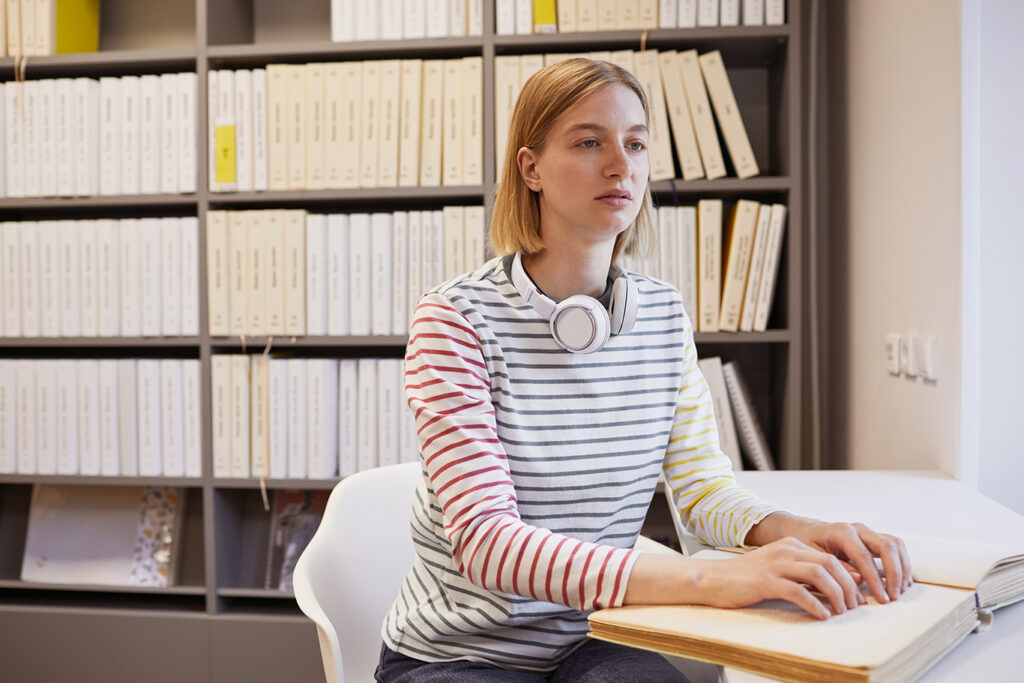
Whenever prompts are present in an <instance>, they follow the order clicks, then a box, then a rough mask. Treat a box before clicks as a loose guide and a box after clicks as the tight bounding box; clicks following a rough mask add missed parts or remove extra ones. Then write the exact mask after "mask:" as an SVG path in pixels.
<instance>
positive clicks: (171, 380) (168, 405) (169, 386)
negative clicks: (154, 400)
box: [160, 358, 185, 477]
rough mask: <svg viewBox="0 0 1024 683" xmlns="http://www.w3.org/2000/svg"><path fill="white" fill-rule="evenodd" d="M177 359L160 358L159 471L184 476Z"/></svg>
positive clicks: (183, 425) (168, 475) (181, 411)
mask: <svg viewBox="0 0 1024 683" xmlns="http://www.w3.org/2000/svg"><path fill="white" fill-rule="evenodd" d="M181 384H182V377H181V360H179V359H177V358H165V359H162V360H161V361H160V442H161V453H162V456H163V457H162V458H161V460H162V473H163V475H164V476H165V477H183V476H185V444H184V436H185V420H184V418H185V405H184V401H183V400H182V398H183V397H182V389H181Z"/></svg>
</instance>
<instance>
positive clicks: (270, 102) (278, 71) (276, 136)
mask: <svg viewBox="0 0 1024 683" xmlns="http://www.w3.org/2000/svg"><path fill="white" fill-rule="evenodd" d="M288 68H289V67H288V65H287V64H268V65H267V176H268V181H267V182H268V186H269V188H270V189H271V190H287V189H288V134H287V132H286V124H285V119H286V118H287V116H288Z"/></svg>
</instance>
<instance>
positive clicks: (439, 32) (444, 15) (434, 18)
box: [426, 0, 449, 38]
mask: <svg viewBox="0 0 1024 683" xmlns="http://www.w3.org/2000/svg"><path fill="white" fill-rule="evenodd" d="M426 2H427V38H444V37H446V36H447V35H448V2H449V0H426Z"/></svg>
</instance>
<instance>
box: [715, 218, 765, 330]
mask: <svg viewBox="0 0 1024 683" xmlns="http://www.w3.org/2000/svg"><path fill="white" fill-rule="evenodd" d="M758 206H759V204H758V203H757V202H753V201H750V200H747V199H741V200H740V201H738V202H736V206H735V207H734V208H733V214H732V220H730V221H729V226H728V228H727V230H726V235H725V240H724V248H725V255H724V256H725V257H724V259H723V263H725V273H724V277H723V283H722V305H721V314H720V315H721V317H720V318H719V321H718V327H719V329H720V330H721V331H723V332H737V331H739V329H740V314H741V312H742V309H743V290H744V288H745V287H746V284H747V274H748V273H749V272H750V254H751V250H752V249H753V245H754V234H755V230H756V228H757V210H758Z"/></svg>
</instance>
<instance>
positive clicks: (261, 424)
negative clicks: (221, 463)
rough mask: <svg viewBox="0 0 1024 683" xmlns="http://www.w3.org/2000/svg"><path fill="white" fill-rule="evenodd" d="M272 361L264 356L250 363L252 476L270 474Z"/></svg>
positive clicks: (255, 358) (250, 455) (250, 454)
mask: <svg viewBox="0 0 1024 683" xmlns="http://www.w3.org/2000/svg"><path fill="white" fill-rule="evenodd" d="M269 363H270V359H269V358H268V357H267V356H264V355H258V356H253V357H252V360H251V362H250V373H251V377H252V383H251V387H250V390H249V400H250V401H251V409H250V411H249V414H250V420H249V443H250V444H251V445H250V448H249V466H250V467H251V468H252V476H254V477H265V476H267V474H268V473H269V472H270V460H269V453H268V452H267V450H268V447H269V445H270V439H269V436H270V434H269V431H268V429H269V406H268V405H267V402H268V400H269V386H268V385H269V383H270V367H269Z"/></svg>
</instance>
